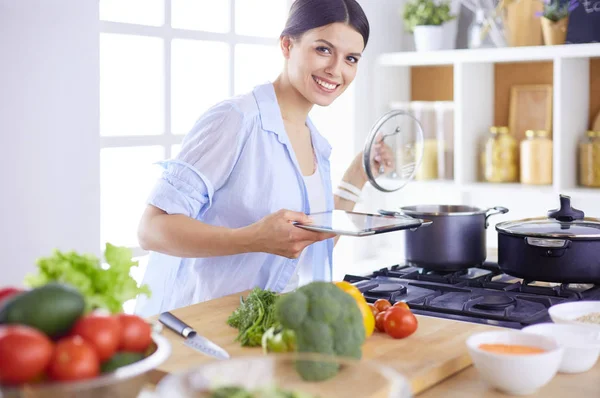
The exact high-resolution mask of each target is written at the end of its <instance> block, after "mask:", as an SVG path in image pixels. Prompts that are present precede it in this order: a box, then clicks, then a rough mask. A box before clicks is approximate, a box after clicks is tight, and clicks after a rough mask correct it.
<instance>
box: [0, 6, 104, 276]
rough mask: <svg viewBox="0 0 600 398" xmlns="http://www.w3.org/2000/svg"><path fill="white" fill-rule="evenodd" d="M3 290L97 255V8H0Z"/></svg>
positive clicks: (0, 263) (0, 259) (0, 248)
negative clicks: (49, 268)
mask: <svg viewBox="0 0 600 398" xmlns="http://www.w3.org/2000/svg"><path fill="white" fill-rule="evenodd" d="M0 59H1V61H0V148H1V150H2V153H1V155H0V184H1V185H0V186H1V188H0V253H1V255H0V286H1V285H7V284H17V285H18V284H20V283H21V282H22V279H23V276H24V275H25V274H26V273H27V272H30V271H32V270H33V269H34V262H35V259H36V258H38V257H39V256H42V255H47V254H49V253H50V252H51V250H52V249H53V248H55V247H57V248H60V249H61V250H68V249H76V250H81V251H89V252H93V253H95V254H99V252H100V250H99V244H98V242H99V241H100V216H99V212H100V203H99V200H100V194H99V189H100V188H99V150H98V148H99V146H98V145H99V141H98V140H99V132H98V106H99V104H98V81H99V76H98V2H97V1H96V0H52V1H48V0H0Z"/></svg>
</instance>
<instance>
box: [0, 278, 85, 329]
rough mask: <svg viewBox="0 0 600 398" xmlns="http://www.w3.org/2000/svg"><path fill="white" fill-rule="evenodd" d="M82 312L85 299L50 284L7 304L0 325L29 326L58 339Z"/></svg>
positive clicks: (1, 310)
mask: <svg viewBox="0 0 600 398" xmlns="http://www.w3.org/2000/svg"><path fill="white" fill-rule="evenodd" d="M84 311H85V299H84V297H83V295H82V294H81V293H79V291H78V290H77V289H75V288H74V287H72V286H70V285H66V284H63V283H56V282H51V283H48V284H46V285H43V286H40V287H38V288H35V289H33V290H30V291H28V292H25V293H22V294H20V295H18V296H16V297H14V299H12V300H10V301H9V302H8V303H6V305H5V306H3V307H2V308H0V323H7V324H11V323H16V324H21V325H28V326H31V327H34V328H36V329H38V330H40V331H42V332H44V333H45V334H46V335H47V336H49V337H50V338H57V337H61V336H63V335H65V334H66V333H67V332H68V331H69V330H70V329H71V328H72V327H73V325H74V323H75V322H76V321H77V319H78V318H79V317H80V316H82V315H83V312H84Z"/></svg>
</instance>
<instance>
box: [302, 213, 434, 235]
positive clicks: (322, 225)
mask: <svg viewBox="0 0 600 398" xmlns="http://www.w3.org/2000/svg"><path fill="white" fill-rule="evenodd" d="M309 216H310V218H311V219H312V221H313V222H312V224H302V225H301V224H296V225H297V226H299V227H302V228H305V229H310V230H314V231H325V232H334V233H337V234H338V235H353V236H362V235H373V234H377V233H384V232H391V231H398V230H402V229H409V228H417V227H418V226H420V225H421V223H422V220H419V219H415V218H412V217H409V216H406V217H392V216H383V215H380V214H367V213H356V212H349V211H343V210H333V211H331V212H324V213H313V214H310V215H309Z"/></svg>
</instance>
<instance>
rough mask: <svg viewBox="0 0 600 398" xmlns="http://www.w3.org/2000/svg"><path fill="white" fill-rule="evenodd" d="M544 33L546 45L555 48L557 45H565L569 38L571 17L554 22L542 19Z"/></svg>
mask: <svg viewBox="0 0 600 398" xmlns="http://www.w3.org/2000/svg"><path fill="white" fill-rule="evenodd" d="M541 20H542V33H543V34H544V44H545V45H547V46H553V45H556V44H565V40H566V38H567V27H568V26H569V17H566V18H563V19H561V20H559V21H556V22H553V21H551V20H549V19H548V18H545V17H542V18H541Z"/></svg>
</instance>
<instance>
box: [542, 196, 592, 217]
mask: <svg viewBox="0 0 600 398" xmlns="http://www.w3.org/2000/svg"><path fill="white" fill-rule="evenodd" d="M548 217H550V218H554V219H556V220H558V221H574V220H583V218H584V217H585V213H584V212H583V211H581V210H577V209H575V208H573V207H571V197H570V196H567V195H560V209H555V210H550V211H549V212H548Z"/></svg>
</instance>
